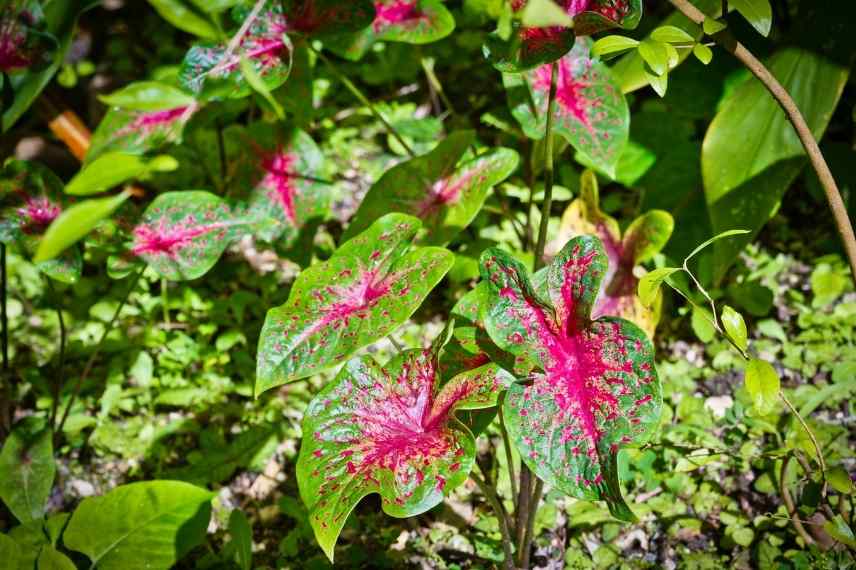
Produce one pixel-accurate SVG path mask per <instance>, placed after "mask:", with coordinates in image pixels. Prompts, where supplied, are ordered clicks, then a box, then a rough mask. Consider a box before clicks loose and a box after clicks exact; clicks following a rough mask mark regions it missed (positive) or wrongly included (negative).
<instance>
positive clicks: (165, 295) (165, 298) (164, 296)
mask: <svg viewBox="0 0 856 570" xmlns="http://www.w3.org/2000/svg"><path fill="white" fill-rule="evenodd" d="M161 305H163V322H164V324H165V325H166V326H167V327H169V326H170V324H171V323H170V322H169V281H167V280H166V277H162V278H161Z"/></svg>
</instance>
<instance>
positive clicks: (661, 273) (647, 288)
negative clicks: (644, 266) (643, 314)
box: [638, 267, 680, 307]
mask: <svg viewBox="0 0 856 570" xmlns="http://www.w3.org/2000/svg"><path fill="white" fill-rule="evenodd" d="M677 271H680V268H678V267H661V268H659V269H654V270H653V271H651V272H649V273H646V274H645V275H643V276H642V278H641V279H640V280H639V288H638V291H639V300H640V301H641V302H642V304H643V305H644V306H646V307H650V306H651V305H653V304H654V302H655V301H656V300H657V293H659V291H660V285H662V284H663V281H665V280H666V278H667V277H669V275H672V274H673V273H675V272H677Z"/></svg>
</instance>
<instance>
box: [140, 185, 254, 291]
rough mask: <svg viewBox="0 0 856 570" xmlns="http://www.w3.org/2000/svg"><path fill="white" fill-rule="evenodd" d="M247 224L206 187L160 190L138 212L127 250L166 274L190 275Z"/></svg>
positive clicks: (214, 258) (173, 276) (209, 262)
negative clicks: (186, 189)
mask: <svg viewBox="0 0 856 570" xmlns="http://www.w3.org/2000/svg"><path fill="white" fill-rule="evenodd" d="M252 224H253V222H252V221H251V220H248V219H246V218H243V217H236V216H235V215H234V213H233V212H232V210H231V208H230V207H229V205H228V204H227V203H226V202H225V201H224V200H223V199H222V198H220V197H218V196H215V195H214V194H211V193H210V192H205V191H202V190H188V191H183V192H166V193H164V194H161V195H159V196H158V197H157V198H155V200H154V201H153V202H152V203H151V204H150V205H149V207H148V208H146V210H145V212H143V216H142V219H141V220H140V222H139V223H138V224H137V225H136V226H135V227H134V230H133V241H132V243H131V246H130V250H131V253H132V254H133V255H135V256H137V257H139V258H141V259H142V260H143V261H145V262H146V263H148V264H149V266H151V268H152V269H154V270H155V271H156V272H158V273H159V274H160V275H161V276H162V277H165V278H166V279H172V280H175V281H183V280H188V279H196V278H197V277H201V276H203V275H205V273H207V272H208V270H210V269H211V268H212V267H213V266H214V264H215V263H217V260H218V259H220V256H221V255H222V254H223V252H224V251H225V250H226V247H228V246H229V243H230V242H231V241H232V240H234V239H235V238H237V237H239V236H240V235H241V234H242V233H244V232H248V231H249V229H250V228H251V227H252Z"/></svg>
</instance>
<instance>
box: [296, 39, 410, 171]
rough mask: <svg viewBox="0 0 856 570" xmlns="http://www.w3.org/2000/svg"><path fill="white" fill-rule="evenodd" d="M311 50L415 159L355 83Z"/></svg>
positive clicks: (405, 144)
mask: <svg viewBox="0 0 856 570" xmlns="http://www.w3.org/2000/svg"><path fill="white" fill-rule="evenodd" d="M310 49H311V50H312V51H314V52H315V53H316V54H318V57H319V58H320V59H321V61H323V62H324V64H325V65H326V66H327V67H328V68H329V69H330V71H331V72H332V73H333V75H335V76H336V79H338V80H339V82H341V83H342V85H344V86H345V87H346V88H347V89H348V91H350V92H351V94H352V95H353V96H354V97H356V98H357V100H358V101H359V102H360V103H362V104H363V106H365V107H368V109H369V111H371V113H372V115H374V117H375V118H376V119H377V120H378V121H380V122H381V123H383V126H384V127H385V128H386V130H387V131H388V132H389V134H391V135H392V136H393V137H394V138H395V140H397V141H398V144H400V145H401V146H402V148H404V150H405V151H407V154H409V155H410V158H415V157H416V153H414V152H413V149H412V148H410V145H409V144H407V142H405V140H404V139H403V138H402V137H401V135H400V134H398V131H396V130H395V127H393V126H392V125H391V124H390V123H389V121H387V120H386V118H385V117H384V116H383V115H381V113H380V111H378V110H377V109H376V108H375V106H374V105H373V104H372V102H371V101H369V100H368V97H366V96H365V95H364V94H363V92H362V91H360V88H359V87H357V86H356V85H354V82H353V81H351V80H350V79H348V77H347V76H345V74H343V73H342V72H341V71H339V68H338V67H336V65H335V64H334V63H333V62H332V61H330V59H329V58H328V57H327V56H325V55H324V54H323V53H321V50H317V49H315V48H314V47H311V46H310Z"/></svg>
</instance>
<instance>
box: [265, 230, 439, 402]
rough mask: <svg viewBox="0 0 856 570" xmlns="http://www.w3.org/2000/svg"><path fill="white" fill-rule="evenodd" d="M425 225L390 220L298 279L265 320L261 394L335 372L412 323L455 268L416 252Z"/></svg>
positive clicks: (432, 250)
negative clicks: (327, 371) (324, 372)
mask: <svg viewBox="0 0 856 570" xmlns="http://www.w3.org/2000/svg"><path fill="white" fill-rule="evenodd" d="M420 226H421V223H420V222H419V220H418V219H416V218H414V217H412V216H407V215H404V214H395V213H393V214H387V215H386V216H384V217H382V218H380V219H379V220H377V221H376V222H375V223H374V224H372V225H371V226H370V227H369V228H368V229H367V230H366V231H364V232H362V233H361V234H359V235H357V236H356V237H354V238H352V239H350V240H349V241H347V242H346V243H344V244H343V245H342V246H340V247H339V249H337V250H336V253H334V254H333V256H332V257H331V258H330V259H329V260H327V261H325V262H323V263H319V264H316V265H313V266H311V267H310V268H309V269H307V270H305V271H304V272H303V273H301V274H300V276H299V277H298V278H297V281H296V282H295V284H294V286H293V287H292V289H291V293H290V295H289V298H288V301H287V302H286V303H285V304H284V305H282V306H280V307H277V308H274V309H271V310H270V311H268V314H267V318H266V319H265V324H264V327H263V328H262V332H261V337H260V339H259V351H258V364H257V369H256V394H259V393H261V392H263V391H265V390H268V389H270V388H273V387H275V386H279V385H281V384H285V383H286V382H291V381H293V380H299V379H300V378H305V377H307V376H311V375H312V374H315V373H317V372H321V371H322V370H324V369H326V368H330V367H332V366H335V365H336V364H339V363H341V362H343V361H345V360H346V359H347V358H348V357H350V356H351V355H352V354H353V353H354V352H356V351H357V350H359V349H360V348H362V347H364V346H367V345H369V344H371V343H373V342H375V341H377V340H379V339H381V338H383V337H384V336H386V335H388V334H389V333H391V332H392V331H394V330H395V329H396V328H397V327H398V326H399V325H401V324H402V323H403V322H404V321H406V320H407V319H408V318H410V316H411V315H412V314H413V313H414V311H416V309H417V308H418V307H419V305H420V304H421V303H422V301H423V300H424V299H425V297H426V296H427V295H428V293H429V292H430V291H431V290H432V289H433V288H434V287H435V286H436V285H437V283H439V282H440V279H442V278H443V276H444V275H445V274H446V272H447V271H448V270H449V269H450V268H451V266H452V264H453V262H454V256H453V255H452V253H451V252H449V251H448V250H446V249H442V248H438V247H416V248H414V247H411V246H412V242H413V239H414V238H415V236H416V233H417V232H418V231H419V228H420Z"/></svg>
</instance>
